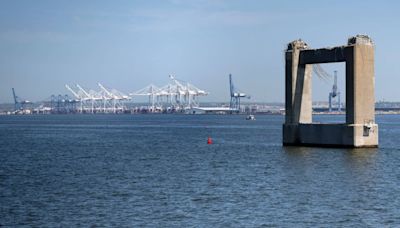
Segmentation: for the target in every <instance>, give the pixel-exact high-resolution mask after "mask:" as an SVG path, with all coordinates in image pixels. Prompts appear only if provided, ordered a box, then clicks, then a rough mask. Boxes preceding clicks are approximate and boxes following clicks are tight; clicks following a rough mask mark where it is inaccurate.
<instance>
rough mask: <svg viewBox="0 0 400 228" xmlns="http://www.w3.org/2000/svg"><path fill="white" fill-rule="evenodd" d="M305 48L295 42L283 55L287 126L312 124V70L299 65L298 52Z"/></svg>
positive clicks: (297, 41)
mask: <svg viewBox="0 0 400 228" xmlns="http://www.w3.org/2000/svg"><path fill="white" fill-rule="evenodd" d="M306 48H307V44H306V43H305V42H303V41H301V40H296V41H293V42H291V43H290V44H289V45H288V49H287V51H286V53H285V60H286V66H285V71H286V72H285V73H286V84H285V87H286V93H285V101H286V102H285V110H286V117H285V122H286V123H287V124H289V123H292V124H296V123H311V122H312V96H311V95H312V93H311V91H312V88H311V87H312V84H311V82H312V79H311V71H312V68H311V65H306V64H299V62H300V59H299V58H300V51H301V50H304V49H306Z"/></svg>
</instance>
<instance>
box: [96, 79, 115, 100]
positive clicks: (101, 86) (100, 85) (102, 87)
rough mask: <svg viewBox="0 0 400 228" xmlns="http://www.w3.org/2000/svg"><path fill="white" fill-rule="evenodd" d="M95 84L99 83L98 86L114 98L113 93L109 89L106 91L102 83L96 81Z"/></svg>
mask: <svg viewBox="0 0 400 228" xmlns="http://www.w3.org/2000/svg"><path fill="white" fill-rule="evenodd" d="M97 85H99V87H100V88H101V89H102V90H103V91H104V92H105V93H106V94H107V95H108V96H110V97H112V98H115V96H114V94H112V93H111V92H110V91H108V90H107V89H106V88H105V87H104V86H103V85H102V84H100V82H99V83H97Z"/></svg>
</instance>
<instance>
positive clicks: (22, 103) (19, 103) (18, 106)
mask: <svg viewBox="0 0 400 228" xmlns="http://www.w3.org/2000/svg"><path fill="white" fill-rule="evenodd" d="M12 92H13V98H14V112H19V111H23V110H27V109H26V106H27V105H30V104H32V102H30V101H28V100H24V99H21V98H20V97H18V96H17V95H16V94H15V89H14V88H12Z"/></svg>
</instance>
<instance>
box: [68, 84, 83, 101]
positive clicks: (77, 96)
mask: <svg viewBox="0 0 400 228" xmlns="http://www.w3.org/2000/svg"><path fill="white" fill-rule="evenodd" d="M65 88H67V89H68V90H69V91H70V92H71V93H72V94H73V95H74V96H75V97H76V98H78V99H81V97H80V96H79V94H77V93H76V92H75V91H74V90H73V89H71V87H69V85H67V84H65Z"/></svg>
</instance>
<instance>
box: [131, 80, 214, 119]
mask: <svg viewBox="0 0 400 228" xmlns="http://www.w3.org/2000/svg"><path fill="white" fill-rule="evenodd" d="M169 78H170V80H171V81H172V83H169V84H167V85H165V86H163V87H157V86H155V85H153V84H150V85H148V86H146V87H144V88H142V89H140V90H138V91H136V92H133V93H130V94H129V95H131V96H133V97H135V96H148V98H149V108H148V110H149V112H158V111H161V110H162V109H167V110H170V111H185V110H189V109H192V108H194V107H199V102H198V97H199V96H207V95H208V94H209V93H208V92H206V91H205V90H202V89H199V88H198V87H196V86H194V85H192V84H191V83H188V82H185V81H182V80H179V79H177V78H175V77H174V76H173V75H169Z"/></svg>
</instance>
